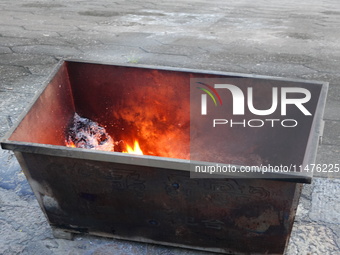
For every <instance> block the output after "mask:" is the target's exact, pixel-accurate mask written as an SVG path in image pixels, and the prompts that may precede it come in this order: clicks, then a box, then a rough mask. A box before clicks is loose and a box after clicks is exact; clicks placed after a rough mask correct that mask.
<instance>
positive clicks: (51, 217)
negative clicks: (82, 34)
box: [1, 61, 327, 254]
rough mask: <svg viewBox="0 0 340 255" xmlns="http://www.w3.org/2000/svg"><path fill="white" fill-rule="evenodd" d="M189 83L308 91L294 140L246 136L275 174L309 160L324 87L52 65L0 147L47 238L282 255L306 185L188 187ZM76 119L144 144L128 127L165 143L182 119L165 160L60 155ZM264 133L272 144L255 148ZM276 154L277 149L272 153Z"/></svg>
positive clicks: (277, 179)
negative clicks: (308, 112) (15, 167)
mask: <svg viewBox="0 0 340 255" xmlns="http://www.w3.org/2000/svg"><path fill="white" fill-rule="evenodd" d="M196 77H205V78H214V77H218V78H221V77H224V78H225V77H233V78H235V77H240V78H246V79H247V80H251V81H253V80H254V81H256V80H262V81H266V82H267V84H272V86H281V85H282V84H283V85H284V84H290V86H302V87H306V88H308V89H309V90H310V91H311V93H312V99H311V100H310V104H309V109H312V113H313V117H311V118H309V119H308V120H306V121H305V122H302V124H301V128H300V129H299V130H298V133H299V136H298V137H297V136H294V135H295V133H296V131H294V134H293V133H275V132H274V131H268V130H264V131H263V132H262V133H261V132H260V131H257V133H256V134H251V135H252V136H253V135H256V136H257V137H260V138H263V142H262V143H263V146H262V147H261V143H260V144H259V145H257V146H255V147H256V148H259V147H260V149H259V150H258V153H260V154H261V157H263V158H267V159H268V160H269V162H271V163H273V164H274V163H275V162H293V163H294V164H297V165H306V164H309V163H313V162H314V160H315V155H316V151H317V145H318V142H319V137H320V135H321V131H322V115H323V109H324V105H325V100H326V93H327V84H326V83H322V82H308V81H307V82H306V81H296V80H287V79H279V78H271V77H261V76H251V75H249V76H246V75H240V74H230V73H224V72H211V71H199V70H189V69H178V68H160V67H150V66H132V65H125V66H120V65H111V64H102V63H88V62H81V61H61V62H60V63H59V64H58V66H57V67H56V69H55V71H54V72H53V73H52V74H51V76H50V79H49V80H48V81H47V82H46V85H45V86H44V88H42V90H41V91H40V92H39V93H38V94H37V96H36V98H35V99H34V102H33V103H32V105H31V106H30V108H29V109H27V111H25V112H24V113H23V114H22V116H21V119H20V121H19V122H18V124H17V125H16V126H15V127H13V129H12V130H11V131H10V132H9V133H8V134H7V136H6V137H5V138H4V139H3V141H2V142H1V146H2V148H3V149H8V150H12V151H14V153H15V156H16V157H17V159H18V161H19V163H20V165H21V167H22V168H23V171H24V173H25V175H26V177H27V179H28V181H29V183H30V185H31V187H32V190H33V191H34V194H35V196H36V198H37V200H38V202H39V204H40V206H41V209H42V210H43V212H44V213H45V215H46V217H47V219H48V221H49V223H50V225H51V227H52V228H54V229H59V230H62V231H65V232H70V233H89V234H93V235H99V236H106V237H114V238H120V239H127V240H134V241H141V242H149V243H156V244H164V245H171V246H178V247H185V248H191V249H199V250H206V251H212V252H222V253H232V254H283V253H284V250H285V248H286V246H287V242H288V240H289V236H290V233H291V230H292V226H293V221H294V217H295V212H296V209H297V205H298V201H299V197H300V193H301V189H302V185H303V183H309V182H310V181H311V178H312V176H311V174H310V173H306V172H300V173H273V174H269V175H266V176H263V178H255V177H256V176H255V175H254V176H252V175H248V176H247V178H241V177H240V176H237V175H233V174H230V175H229V176H228V174H227V175H226V176H224V177H223V178H218V179H213V178H208V179H207V178H204V179H195V178H190V165H192V164H193V161H190V160H188V159H186V158H185V156H183V155H186V154H187V152H189V151H190V146H189V143H190V139H189V137H190V111H189V101H190V89H189V83H190V78H196ZM154 95H157V97H155V96H154ZM136 100H137V101H138V100H140V102H139V103H138V104H139V105H143V107H142V108H138V109H139V110H138V112H136V111H135V110H134V109H135V108H134V106H133V105H132V102H134V101H136ZM173 102H175V103H176V104H174V103H173ZM151 108H156V109H157V114H154V115H152V116H151V117H150V116H146V115H145V114H144V115H143V113H144V112H146V111H147V110H148V109H151ZM130 111H133V113H132V116H133V118H132V119H131V118H130V119H129V118H128V117H126V116H131V115H130ZM75 112H77V113H80V114H81V115H83V116H86V117H88V118H90V119H93V120H95V121H97V122H99V123H103V125H104V126H105V127H106V129H107V130H108V132H109V133H111V134H114V135H115V136H117V137H118V138H119V137H120V136H122V135H124V134H128V135H129V136H138V137H139V138H140V139H141V141H142V142H143V141H144V142H145V140H147V138H146V137H143V134H141V133H142V131H143V130H141V131H140V132H139V133H138V132H137V133H136V131H135V129H134V128H133V127H134V125H136V123H137V120H138V121H144V122H146V121H151V120H152V121H151V122H152V123H155V122H157V123H158V124H159V125H158V126H157V130H159V132H160V133H166V132H168V130H169V129H171V128H173V124H172V123H174V122H175V120H176V121H178V119H176V118H178V116H179V115H178V114H180V116H181V117H183V118H184V119H185V121H182V122H181V125H180V132H181V134H182V135H183V136H182V137H181V141H180V142H179V141H178V140H176V137H178V136H177V135H176V136H175V137H172V138H169V139H168V140H167V141H168V145H169V146H170V148H171V147H172V148H175V149H174V150H173V151H172V152H169V150H168V151H167V153H168V154H167V155H169V157H158V156H153V155H143V156H138V155H130V154H123V153H120V152H105V151H96V150H89V149H79V148H69V147H65V130H66V129H67V126H68V125H69V120H70V119H71V118H72V116H73V114H74V113H75ZM175 113H176V114H175ZM124 114H125V115H124ZM122 116H125V118H123V117H122ZM141 116H142V117H141ZM176 123H177V122H176ZM122 126H123V127H125V128H124V130H122ZM157 130H155V131H153V132H152V134H153V135H154V136H155V137H154V138H156V139H154V140H157V139H158V140H161V139H160V138H159V137H157V136H156V135H157V132H158V131H157ZM270 132H272V133H270ZM287 132H288V131H287ZM152 134H150V135H149V137H148V138H149V139H150V141H153V140H152V139H151V138H152V137H151V136H152ZM268 134H269V137H270V138H271V140H270V141H269V140H268V139H265V137H268ZM282 134H284V135H282ZM238 135H239V136H240V137H241V136H242V137H247V136H249V138H248V141H249V144H245V145H244V147H248V148H250V147H252V144H251V143H252V142H253V139H251V136H250V135H249V134H246V133H241V134H238ZM235 136H237V134H235ZM285 136H293V137H294V139H288V137H285ZM150 137H151V138H150ZM240 139H241V138H240ZM275 139H276V140H275ZM258 140H260V139H258ZM258 140H257V141H258ZM272 140H274V141H272ZM240 141H241V140H239V139H235V140H232V139H231V140H230V141H229V143H230V146H233V145H234V144H235V145H236V144H239V143H240ZM176 143H177V145H176V146H175V144H176ZM287 143H288V144H287ZM145 144H146V143H145ZM148 146H152V145H150V144H149V145H146V146H145V150H146V151H148V150H150V148H148ZM166 148H167V147H166ZM275 148H280V149H279V150H278V151H277V152H275ZM159 150H161V149H159ZM164 150H166V149H164ZM240 151H244V155H243V156H245V157H246V156H247V151H246V150H241V149H240V150H238V152H237V153H240ZM274 152H275V153H274ZM271 153H272V154H275V155H274V156H272V155H271ZM225 163H228V162H225ZM253 177H254V178H253ZM257 177H258V176H257Z"/></svg>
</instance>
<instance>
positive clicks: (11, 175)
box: [0, 0, 340, 255]
mask: <svg viewBox="0 0 340 255" xmlns="http://www.w3.org/2000/svg"><path fill="white" fill-rule="evenodd" d="M339 27H340V1H338V0H300V1H293V0H272V1H264V0H237V1H236V0H229V1H223V0H210V1H202V0H192V1H188V0H181V1H179V0H172V1H169V0H165V1H155V0H145V1H141V0H135V1H132V0H126V1H123V0H110V1H109V0H98V1H86V0H78V1H66V0H55V1H47V0H41V1H30V0H15V1H13V0H1V1H0V137H2V136H3V135H4V134H5V132H6V131H7V130H8V129H9V128H10V126H12V124H13V123H14V122H15V121H16V119H17V117H18V115H19V114H20V113H21V112H22V111H23V109H25V107H27V105H28V104H29V103H30V102H31V100H32V97H33V96H34V94H35V93H36V91H37V90H38V89H39V88H40V87H41V85H42V83H43V82H44V81H45V80H46V78H47V76H48V74H49V73H50V72H51V70H52V68H53V67H54V66H55V64H56V63H57V62H58V59H60V58H82V59H87V60H99V61H107V62H115V63H137V64H152V65H164V66H175V67H188V68H199V69H207V70H222V71H228V72H239V73H250V74H262V75H272V76H279V77H289V78H302V79H313V80H321V81H328V82H329V83H330V87H329V94H328V98H327V105H326V109H325V116H324V119H325V121H326V126H325V132H324V139H323V144H322V145H321V146H320V147H319V152H318V155H317V163H329V164H335V163H340V160H339V155H340V71H339V70H340V32H339ZM339 191H340V180H339V174H335V173H323V174H315V175H314V179H313V183H312V184H311V185H305V186H304V189H303V194H302V197H301V199H300V204H299V207H298V211H297V217H296V221H295V224H294V228H293V232H292V237H291V239H290V242H289V245H288V248H287V251H286V254H289V255H290V254H340V249H339V247H340V192H339ZM0 254H74V255H75V254H84V255H90V254H91V255H94V254H202V255H203V254H208V253H203V252H197V251H191V250H185V249H175V248H168V247H163V246H157V245H150V244H140V243H132V242H127V241H118V240H109V239H105V238H96V237H90V236H77V237H76V238H75V240H74V241H66V240H61V239H54V238H53V237H52V234H51V230H50V228H49V226H48V224H47V221H46V219H45V217H44V216H43V214H42V212H41V210H40V208H39V206H38V204H37V202H36V200H35V198H34V196H33V195H32V192H31V190H30V188H29V186H28V184H27V182H26V179H25V177H24V175H23V174H22V172H21V169H20V167H19V165H18V163H17V162H16V160H15V159H14V157H13V155H12V153H10V152H8V151H3V150H0Z"/></svg>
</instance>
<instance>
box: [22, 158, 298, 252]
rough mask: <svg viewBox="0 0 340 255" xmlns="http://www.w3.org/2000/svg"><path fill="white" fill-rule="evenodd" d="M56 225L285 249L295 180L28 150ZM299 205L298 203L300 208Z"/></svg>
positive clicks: (176, 241)
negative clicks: (207, 174) (195, 174)
mask: <svg viewBox="0 0 340 255" xmlns="http://www.w3.org/2000/svg"><path fill="white" fill-rule="evenodd" d="M22 159H23V160H24V162H25V165H26V168H27V170H26V172H27V174H26V175H27V178H28V180H29V182H30V184H31V186H32V188H33V189H34V190H35V194H36V195H37V196H38V201H39V202H40V204H41V207H42V208H43V210H44V211H45V213H46V215H47V217H48V219H49V222H50V224H51V225H52V226H53V227H57V228H62V229H67V230H69V231H74V232H84V233H93V232H95V233H103V235H112V236H118V237H119V238H123V239H128V240H142V239H145V240H152V241H153V242H155V243H168V244H169V243H170V244H172V245H175V246H190V247H195V246H196V248H197V247H200V248H202V249H208V250H209V248H211V249H216V248H220V249H224V250H228V251H235V252H239V253H250V252H252V253H254V252H255V253H266V252H267V253H269V254H276V253H283V251H284V248H285V245H286V242H287V239H288V236H289V234H290V231H291V228H292V223H293V222H292V221H293V218H294V217H293V216H292V215H291V214H292V213H293V214H295V210H296V206H297V203H296V201H295V200H294V199H295V195H296V187H297V186H296V185H298V184H295V183H289V182H278V181H269V180H259V179H257V180H255V179H253V180H250V179H249V180H247V179H242V180H240V179H190V176H189V172H183V171H177V170H171V169H156V168H149V167H138V166H131V165H122V164H116V163H111V162H100V161H90V160H80V159H71V158H63V157H55V156H46V155H38V154H31V153H23V154H22ZM293 207H294V208H293Z"/></svg>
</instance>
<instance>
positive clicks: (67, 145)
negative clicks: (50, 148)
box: [65, 141, 76, 148]
mask: <svg viewBox="0 0 340 255" xmlns="http://www.w3.org/2000/svg"><path fill="white" fill-rule="evenodd" d="M65 143H66V147H71V148H76V145H75V144H74V143H73V142H72V141H65Z"/></svg>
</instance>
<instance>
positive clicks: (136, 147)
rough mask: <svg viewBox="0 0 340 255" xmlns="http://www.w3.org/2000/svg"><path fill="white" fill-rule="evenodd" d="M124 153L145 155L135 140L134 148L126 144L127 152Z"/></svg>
mask: <svg viewBox="0 0 340 255" xmlns="http://www.w3.org/2000/svg"><path fill="white" fill-rule="evenodd" d="M123 153H130V154H135V155H143V151H142V150H141V148H140V147H139V143H138V142H137V141H136V140H135V142H134V143H133V148H132V147H131V146H130V145H128V144H126V150H125V151H123Z"/></svg>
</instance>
